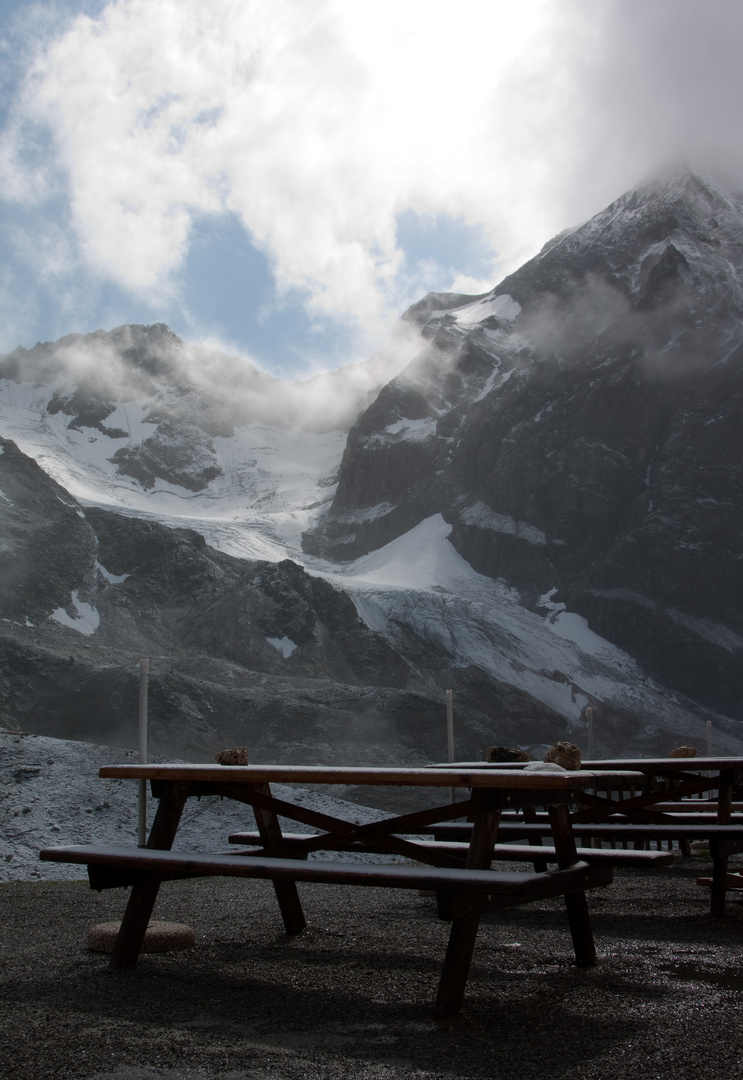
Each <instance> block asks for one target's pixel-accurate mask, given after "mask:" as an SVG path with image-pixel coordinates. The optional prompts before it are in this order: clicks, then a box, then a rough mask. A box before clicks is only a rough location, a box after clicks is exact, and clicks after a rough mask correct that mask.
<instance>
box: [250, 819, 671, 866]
mask: <svg viewBox="0 0 743 1080" xmlns="http://www.w3.org/2000/svg"><path fill="white" fill-rule="evenodd" d="M501 828H502V826H501ZM436 831H437V832H438V830H436ZM313 840H315V841H318V846H317V850H322V851H326V850H331V849H333V850H335V844H334V841H333V838H332V837H329V838H328V844H327V847H326V846H325V845H322V846H321V845H320V843H319V841H320V840H321V838H320V837H317V836H316V835H315V834H314V833H284V835H283V837H282V846H285V847H286V849H287V850H288V851H293V852H297V855H295V856H294V857H302V856H303V854H305V853H303V852H302V849H301V845H302V843H303V842H306V841H313ZM229 842H230V843H231V844H253V845H255V847H254V848H253V850H247V851H246V852H245V853H244V854H246V855H251V854H256V855H257V854H258V853H259V851H260V850H261V848H260V847H259V846H258V845H260V834H259V833H257V832H238V833H230V836H229ZM416 847H421V848H425V849H426V850H427V851H432V852H436V851H439V852H445V853H447V854H450V855H457V856H459V857H460V858H461V859H462V861H463V862H464V859H465V857H466V855H467V851H468V848H469V845H468V844H467V843H465V842H463V841H454V840H452V841H441V840H419V841H416ZM359 850H362V849H361V848H359ZM363 850H365V851H369V850H371V849H370V848H369V847H368V846H365V847H364V848H363ZM576 851H577V854H578V858H579V859H580V860H581V862H587V863H589V864H592V863H604V864H605V865H607V866H670V865H671V863H672V862H673V854H672V852H670V851H634V850H633V851H625V850H623V849H622V848H619V849H615V848H585V847H578V848H577V849H576ZM493 859H494V860H502V861H514V862H534V860H535V859H545V860H546V861H547V862H556V861H557V853H556V850H555V848H554V847H552V846H547V845H539V846H536V845H534V846H532V845H527V844H513V843H508V844H496V845H495V846H494V848H493Z"/></svg>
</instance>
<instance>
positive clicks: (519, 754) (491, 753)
mask: <svg viewBox="0 0 743 1080" xmlns="http://www.w3.org/2000/svg"><path fill="white" fill-rule="evenodd" d="M485 760H486V761H528V760H529V755H528V754H527V752H526V751H525V750H519V748H518V747H516V746H486V747H485Z"/></svg>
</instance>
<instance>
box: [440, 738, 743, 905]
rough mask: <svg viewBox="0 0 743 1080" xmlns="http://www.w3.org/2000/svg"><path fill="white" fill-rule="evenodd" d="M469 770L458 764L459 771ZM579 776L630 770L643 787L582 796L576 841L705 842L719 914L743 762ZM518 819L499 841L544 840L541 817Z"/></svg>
mask: <svg viewBox="0 0 743 1080" xmlns="http://www.w3.org/2000/svg"><path fill="white" fill-rule="evenodd" d="M473 764H474V763H472V762H458V763H457V765H458V767H460V768H466V767H472V765H473ZM526 764H527V763H525V762H483V763H480V767H482V768H488V769H494V770H497V771H519V770H521V769H523V768H524V767H525V765H526ZM450 767H451V766H450V765H449V764H440V765H439V764H437V765H435V766H433V768H436V769H447V768H450ZM583 770H585V771H586V772H590V773H593V774H594V775H595V774H596V773H601V774H604V775H605V776H607V777H608V776H610V775H611V774H612V773H615V772H618V771H619V772H622V771H624V772H627V771H631V772H634V773H639V774H641V776H642V780H641V782H640V783H639V784H637V785H636V786H634V787H632V786H630V787H627V786H626V785H620V786H619V787H617V788H612V787H611V785H610V784H608V783H607V784H605V785H603V786H602V787H601V789H594V790H591V789H590V788H589V789H587V790H581V791H580V792H579V793H578V794H577V797H576V800H575V804H574V806H573V808H572V810H571V812H570V821H571V825H572V827H573V831H574V835H576V836H577V837H578V839H579V840H581V841H584V842H590V841H591V840H594V841H596V842H599V843H601V842H606V843H612V844H613V843H633V844H635V845H636V847H641V846H643V845H646V844H647V843H649V842H653V841H655V842H657V843H661V842H668V843H671V844H672V843H678V845H679V847H680V848H681V849H682V851H684V852H686V853H688V851H689V844H690V843H692V842H693V841H695V840H706V841H708V842H709V845H710V854H711V856H712V876H711V880H710V886H711V898H710V912H711V914H712V915H715V916H722V915H724V913H725V901H726V895H727V890H728V887H729V885H730V882H731V876H730V875H729V874H728V859H729V857H730V856H731V855H734V854H737V853H740V852H741V851H743V817H741V816H739V811H738V806H737V805H736V804H735V803H734V802H733V796H734V793H735V790H736V788H737V787H739V786H740V785H741V784H743V758H742V757H693V758H689V757H657V758H611V759H605V760H586V761H583V762H582V763H581V771H583ZM522 817H523V822H522V823H520V824H516V823H515V822H509V823H507V824H504V825H503V827H502V829H501V838H507V837H508V838H510V839H518V838H529V839H535V838H538V837H539V836H544V835H546V830H545V822H544V820H541V821H540V820H539V815H537V814H534V813H531V814H530V813H526V814H524V815H522ZM465 828H466V827H465ZM437 835H440V836H441V838H442V839H445V838H447V837H448V838H450V839H453V838H454V837H455V836H457V837H460V838H461V837H462V835H463V829H462V828H458V827H456V826H455V827H451V828H450V829H449V831H448V832H447V830H446V829H442V830H441V832H440V833H439V834H437Z"/></svg>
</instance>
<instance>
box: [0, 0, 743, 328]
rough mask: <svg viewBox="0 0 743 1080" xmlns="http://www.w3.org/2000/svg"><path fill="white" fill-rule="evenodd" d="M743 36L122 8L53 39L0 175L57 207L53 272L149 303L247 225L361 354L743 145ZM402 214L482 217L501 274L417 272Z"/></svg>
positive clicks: (646, 14) (677, 22)
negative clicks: (656, 184)
mask: <svg viewBox="0 0 743 1080" xmlns="http://www.w3.org/2000/svg"><path fill="white" fill-rule="evenodd" d="M742 25H743V11H742V10H741V9H740V8H739V7H738V6H737V5H729V4H726V3H722V2H721V0H710V2H709V3H707V4H705V5H700V4H692V3H687V2H686V0H654V3H653V4H647V3H646V2H645V0H621V2H620V0H605V2H604V3H602V4H595V3H593V2H589V0H559V2H558V0H530V2H529V3H528V4H522V5H513V4H512V3H510V0H487V2H486V0H463V2H462V3H460V4H459V5H457V6H455V7H452V6H451V5H450V4H448V3H446V4H445V3H443V2H440V0H425V2H423V0H405V2H404V3H402V4H401V3H400V2H399V0H376V2H375V3H374V4H373V5H371V4H361V3H348V2H347V0H313V2H311V3H308V2H307V0H271V2H270V3H267V2H266V0H210V3H209V4H204V3H203V2H202V0H114V2H112V3H110V4H108V5H107V6H106V7H105V8H104V9H103V11H102V13H101V15H100V17H99V18H98V19H91V18H89V17H87V16H80V17H78V18H77V19H76V20H75V21H74V22H73V23H72V24H71V25H69V26H68V28H67V29H66V30H65V31H64V32H63V33H61V34H58V36H57V37H55V38H54V39H53V40H50V41H48V42H47V43H46V44H45V45H44V46H43V47H40V49H39V51H38V52H37V54H36V56H35V58H34V60H33V62H32V64H31V66H30V68H29V72H28V75H27V78H26V79H25V82H24V84H23V86H22V89H21V91H20V94H19V96H18V98H17V100H16V102H15V105H14V107H13V110H12V112H11V117H10V121H9V125H8V127H7V129H6V131H5V133H4V136H3V139H2V144H1V145H0V183H1V184H2V190H3V192H4V197H5V198H6V199H14V200H16V202H17V204H18V205H19V207H24V208H26V209H28V208H29V207H33V206H34V205H37V204H40V203H42V202H43V201H44V200H45V199H49V198H50V197H52V196H54V197H56V198H58V199H60V198H61V200H62V203H63V204H64V206H65V211H64V213H63V214H61V215H60V223H59V235H58V236H57V237H51V238H49V241H48V245H47V251H46V252H45V253H44V255H43V259H42V256H41V254H40V255H39V261H38V271H39V273H41V274H46V275H47V276H53V275H54V274H55V273H56V274H58V275H59V274H61V273H62V268H63V267H69V266H70V264H71V263H72V262H73V261H74V260H78V262H79V264H80V266H81V267H83V268H84V269H85V272H92V273H94V274H95V275H97V276H99V277H100V278H101V279H103V280H110V281H112V282H115V283H116V284H117V285H119V286H121V287H123V288H125V289H127V290H129V291H130V292H131V293H132V294H133V295H136V296H138V297H140V298H142V297H144V298H146V299H147V300H148V301H150V302H151V304H152V307H153V313H156V310H157V305H158V304H166V303H172V302H174V301H177V300H178V296H179V272H180V271H181V270H182V268H183V265H184V261H185V259H186V256H187V253H188V249H189V241H190V237H191V229H192V225H193V223H194V222H195V221H197V220H199V219H201V218H203V217H204V216H209V215H220V214H223V213H227V212H229V213H231V214H234V215H235V216H236V217H237V218H238V219H239V221H240V222H241V223H242V224H243V226H244V228H245V229H246V231H247V233H248V234H249V235H250V237H251V240H252V242H253V243H254V244H255V245H256V246H257V247H258V248H259V249H261V250H262V251H263V252H264V253H265V254H267V256H268V257H269V259H270V261H271V264H272V267H273V270H274V274H275V280H276V284H277V288H278V291H279V294H281V293H282V292H283V293H287V292H289V291H291V290H300V292H301V294H302V295H303V296H305V297H306V303H307V305H308V307H309V308H310V310H311V311H314V312H316V313H317V314H318V315H331V316H332V317H335V318H340V319H345V320H349V321H351V323H352V324H355V325H356V326H357V327H359V328H360V330H361V331H362V339H360V340H363V347H364V348H368V347H370V346H371V345H373V344H375V343H376V342H378V340H379V335H380V333H382V332H383V330H384V328H386V327H387V326H388V325H389V320H390V317H391V316H392V315H396V314H398V313H399V310H400V308H401V306H402V305H403V304H404V303H407V302H408V301H409V300H410V299H414V298H416V293H417V291H418V290H419V289H420V287H421V286H423V287H424V288H427V287H437V288H446V287H450V288H451V287H454V288H466V289H468V290H475V289H478V288H482V289H485V288H487V287H489V286H490V285H492V284H494V283H495V280H496V279H497V276H499V275H500V274H502V273H504V272H506V271H507V270H510V269H513V268H514V267H515V266H516V265H517V264H518V263H519V262H520V261H522V260H523V259H524V258H525V257H527V256H528V255H530V254H533V253H534V252H535V251H536V250H538V249H539V247H540V246H541V244H542V243H543V242H544V241H545V240H546V239H548V238H549V237H550V236H551V235H552V234H554V233H555V232H557V231H559V230H560V229H561V228H563V227H564V226H565V225H568V224H574V223H575V220H576V219H580V218H583V217H587V216H588V215H589V214H590V213H593V212H595V211H596V210H598V209H600V208H601V206H602V205H604V203H606V202H607V201H609V200H610V199H611V198H612V197H614V196H616V195H618V194H619V193H620V192H621V191H622V190H623V188H624V187H626V186H629V185H630V184H631V183H633V182H635V181H636V180H638V179H640V178H641V177H642V175H643V173H644V172H646V171H647V170H648V169H649V168H650V167H651V166H652V165H653V164H654V163H655V161H656V159H657V157H658V155H659V154H667V153H670V152H673V151H675V150H677V149H678V148H679V147H680V146H682V145H688V143H689V141H690V140H691V141H692V142H694V137H695V133H696V134H697V135H701V133H702V132H704V133H705V135H706V137H707V138H709V137H710V135H713V136H714V137H715V139H716V141H717V143H718V144H719V142H720V141H722V142H723V143H724V142H735V141H736V140H737V138H738V137H739V136H740V134H741V132H740V127H741V120H740V119H739V118H738V116H737V102H738V101H739V100H740V90H741V89H743V86H742V85H741V84H742V83H743V76H742V75H741V65H740V64H739V63H738V62H737V58H738V57H739V55H740V44H741V26H742ZM733 57H735V63H732V62H731V63H728V58H730V60H731V61H732V58H733ZM700 64H701V65H703V66H704V68H705V72H704V77H700V76H699V75H698V72H699V65H700ZM707 68H708V69H709V72H710V73H711V76H710V78H709V79H707V77H706V76H707ZM40 139H41V140H42V141H41V144H40V143H39V140H40ZM45 139H46V140H48V144H45V143H44V140H45ZM40 146H41V151H40V149H39V147H40ZM34 148H35V149H34ZM42 151H43V152H42ZM406 210H413V211H415V212H417V213H420V214H438V213H447V214H451V215H454V216H458V217H460V218H461V219H462V220H463V221H464V222H466V223H467V224H469V225H474V226H477V227H478V228H481V229H482V230H483V234H484V236H485V237H486V239H487V241H488V243H489V244H490V246H491V247H492V250H493V253H494V254H493V266H492V277H490V278H488V279H485V280H481V281H480V280H473V279H472V278H465V277H464V276H460V279H459V280H458V281H456V280H449V281H444V282H433V281H432V280H431V273H430V267H428V268H427V269H426V267H424V266H423V265H422V264H421V265H420V266H418V267H415V266H413V267H411V266H410V265H409V264H406V263H405V261H404V259H403V253H402V252H401V251H400V250H399V248H398V245H397V239H396V233H395V221H396V215H398V214H399V213H401V212H403V211H406ZM14 243H15V245H16V250H19V249H20V248H19V245H21V243H22V239H21V238H20V236H19V235H17V236H16V237H15V238H14ZM69 302H70V303H74V299H71V300H70V301H69Z"/></svg>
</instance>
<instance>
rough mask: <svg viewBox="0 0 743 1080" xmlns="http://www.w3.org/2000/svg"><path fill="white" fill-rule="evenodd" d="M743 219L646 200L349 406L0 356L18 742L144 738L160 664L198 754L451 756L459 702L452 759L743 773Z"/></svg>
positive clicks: (670, 193)
mask: <svg viewBox="0 0 743 1080" xmlns="http://www.w3.org/2000/svg"><path fill="white" fill-rule="evenodd" d="M742 206H743V202H741V199H740V198H739V197H738V196H737V195H735V194H734V193H730V191H728V190H727V189H725V188H723V187H721V186H720V185H719V184H716V183H713V182H712V181H710V180H708V179H705V178H703V177H700V176H697V175H693V174H681V175H676V176H671V177H666V178H664V179H659V180H655V181H652V182H650V183H649V184H647V185H643V186H641V187H640V188H638V189H636V190H635V191H634V192H630V193H628V194H627V195H625V196H623V197H622V198H621V199H619V200H617V202H616V203H614V204H613V205H612V206H611V207H609V208H608V209H607V210H606V211H604V212H602V214H599V215H597V217H596V218H594V219H592V221H590V222H588V223H586V224H585V225H583V226H581V227H580V228H578V229H574V230H571V231H569V232H567V233H563V234H561V235H560V236H559V237H557V238H555V240H553V241H551V242H550V243H548V244H547V245H545V248H544V249H543V251H542V252H541V253H540V254H539V255H538V256H537V257H536V258H535V259H533V260H531V261H530V262H529V263H527V264H525V266H524V267H522V268H521V269H520V270H519V271H517V272H516V273H515V274H513V275H511V276H510V277H509V278H508V279H506V281H505V282H503V283H501V285H499V286H497V287H496V288H495V289H494V290H492V292H490V293H487V294H484V295H482V296H477V297H473V296H463V295H459V294H456V295H455V294H430V295H429V296H428V297H425V298H423V299H422V300H421V301H420V302H419V303H417V304H415V305H413V307H412V308H410V309H409V310H408V312H406V313H405V316H404V317H403V319H402V320H401V326H402V327H405V328H406V329H405V330H404V331H403V330H399V331H398V336H397V338H396V341H395V342H393V345H392V346H391V347H390V349H389V350H388V351H387V353H386V354H384V355H382V356H381V357H377V358H376V360H375V361H374V363H373V364H372V365H371V369H369V370H366V369H365V373H362V375H361V376H360V375H359V372H358V371H355V372H354V371H353V370H352V369H346V370H345V371H344V372H342V373H340V374H339V375H337V377H336V375H335V374H334V375H332V376H328V377H327V379H326V380H325V385H324V387H323V386H322V385H320V384H322V382H323V380H322V379H320V380H318V385H320V389H319V390H318V395H319V396H320V397H323V395H325V396H327V395H328V393H329V391H328V386H329V385H330V386H332V387H335V388H336V389H337V388H338V387H339V386H341V385H343V386H345V387H346V390H348V395H347V396H343V397H342V398H341V399H340V400H336V398H333V397H332V394H331V395H330V396H331V412H328V411H326V412H324V413H322V411H321V410H320V409H319V407H318V409H315V408H314V404H313V397H312V393H311V392H310V391H309V390H308V385H309V384H302V386H300V387H299V388H298V389H297V388H296V387H295V388H294V389H292V388H291V387H289V388H287V387H286V385H285V384H281V383H279V382H278V380H273V379H271V378H270V377H269V376H266V375H264V374H263V373H261V372H258V371H257V370H256V369H252V368H250V366H249V365H248V366H245V365H243V362H242V361H238V360H236V359H235V358H229V357H225V356H224V355H223V354H215V353H213V352H209V351H208V350H203V349H196V348H194V347H192V346H188V345H186V344H185V343H183V342H181V341H180V339H178V338H176V337H175V335H173V334H172V333H171V332H170V331H169V330H168V328H167V327H164V326H162V325H155V326H152V327H121V328H118V329H117V330H115V331H112V332H111V333H110V334H105V333H103V332H99V333H98V334H94V335H85V336H84V337H83V336H76V335H74V336H72V337H71V338H68V339H64V340H63V341H62V342H58V343H54V344H48V345H40V346H37V347H36V348H35V349H33V350H28V351H27V352H26V351H23V350H16V352H15V353H12V354H10V355H9V356H7V357H5V358H3V359H2V360H0V434H2V435H3V436H4V437H5V440H6V441H4V442H3V443H2V446H3V448H4V453H2V454H0V492H2V496H1V497H0V605H2V611H0V619H1V620H2V621H0V647H1V648H2V657H1V658H0V660H1V664H0V670H1V672H2V674H1V675H0V711H1V712H2V717H3V719H4V721H5V723H7V724H21V725H22V726H23V725H25V726H28V727H30V728H31V729H32V730H37V731H39V732H41V733H43V734H47V735H61V736H65V737H69V736H70V735H74V736H75V737H78V738H86V739H89V740H91V741H94V740H96V739H102V738H103V737H104V736H105V739H106V741H113V740H114V739H117V740H122V742H123V744H124V745H130V744H131V742H132V737H133V725H132V720H131V717H132V715H133V710H135V709H136V704H135V702H136V659H137V657H139V656H141V655H143V654H149V655H150V656H151V657H153V658H156V659H153V665H152V679H153V689H152V695H151V703H152V715H153V725H154V728H153V729H154V732H155V735H154V738H155V745H156V746H157V748H158V749H159V750H160V751H161V752H163V753H178V754H180V755H181V756H184V757H203V756H210V754H211V752H213V748H215V743H216V745H217V746H219V745H225V744H227V743H242V742H247V743H249V744H250V745H251V747H253V748H256V750H257V752H258V754H259V757H260V759H262V760H287V761H290V760H291V761H313V760H315V761H317V760H334V761H358V760H359V759H363V760H365V761H369V762H372V761H379V762H380V763H382V762H387V761H401V762H402V761H411V762H412V761H416V762H420V761H426V760H431V758H440V757H442V756H443V754H444V752H445V743H444V741H443V734H444V706H443V694H444V690H445V689H454V691H455V700H456V702H457V707H456V716H457V725H458V742H457V753H458V754H459V755H460V756H463V757H467V756H470V757H478V756H479V755H480V753H481V750H482V747H483V746H484V745H486V744H488V743H492V742H502V743H518V744H521V745H525V746H528V747H530V748H532V749H533V750H534V752H535V753H539V748H540V747H543V746H544V745H545V744H549V743H551V742H553V741H554V740H555V739H558V738H569V739H570V740H571V741H574V742H578V743H579V745H580V744H582V745H583V746H584V749H585V748H586V746H585V740H586V721H585V709H586V708H587V707H588V706H589V705H590V706H591V707H592V708H593V709H594V716H595V717H596V720H597V723H596V732H597V736H596V737H597V747H598V748H599V752H600V753H604V754H612V755H618V754H621V753H625V752H631V753H633V754H636V753H643V752H646V753H662V752H667V751H668V749H670V748H671V747H672V746H673V745H676V744H677V743H679V742H694V743H695V744H696V745H697V746H699V747H700V748H701V746H702V745H703V742H704V740H705V738H706V721H707V720H711V721H712V723H713V727H714V740H715V743H714V746H715V749H716V750H717V751H722V750H727V751H729V752H733V751H735V750H740V749H741V747H743V738H742V737H741V734H740V724H739V709H740V698H741V695H740V691H741V671H743V668H741V663H740V661H741V659H742V657H741V652H742V651H743V626H741V603H740V601H741V580H740V571H741V563H742V560H741V555H740V552H741V550H742V548H741V535H740V534H741V522H743V515H742V514H741V509H742V507H741V477H740V464H739V462H740V449H739V447H740V430H741V428H740V408H741V401H742V400H743V395H742V394H741V378H742V377H743V373H742V372H741V364H742V363H743V350H742V349H741V346H742V345H743V334H742V333H741V316H742V314H743V302H742V301H741V290H740V286H739V284H738V281H739V275H740V274H741V273H743V265H742V263H743V259H742V256H741V252H742V251H743V239H742V238H743V212H742V211H741V207H742ZM741 280H743V279H741ZM413 353H415V355H413V356H412V359H410V362H408V363H407V364H406V363H405V357H406V356H410V355H412V354H413ZM241 365H242V366H241ZM362 367H363V365H362ZM383 370H386V371H387V376H385V377H384V379H383V378H382V376H381V372H382V371H383ZM389 372H393V373H396V374H395V377H393V378H391V379H389V377H388V376H389ZM375 378H378V379H379V380H380V381H379V383H378V384H377V385H381V383H382V382H383V383H384V385H381V388H380V389H379V390H378V392H376V393H375V394H374V395H373V400H371V401H370V388H371V387H372V386H373V383H374V379H375ZM323 408H325V406H323ZM349 416H352V417H353V419H354V423H353V424H352V425H350V429H349V430H345V429H344V428H343V427H341V428H338V429H336V430H329V428H330V427H331V426H332V424H331V419H332V420H333V422H338V423H343V424H347V423H348V417H349ZM11 439H12V440H13V442H14V443H15V444H16V445H13V444H12V443H11V442H10V441H8V440H11ZM205 541H206V543H205Z"/></svg>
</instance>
